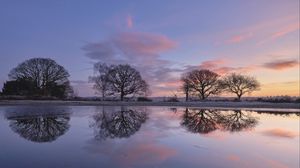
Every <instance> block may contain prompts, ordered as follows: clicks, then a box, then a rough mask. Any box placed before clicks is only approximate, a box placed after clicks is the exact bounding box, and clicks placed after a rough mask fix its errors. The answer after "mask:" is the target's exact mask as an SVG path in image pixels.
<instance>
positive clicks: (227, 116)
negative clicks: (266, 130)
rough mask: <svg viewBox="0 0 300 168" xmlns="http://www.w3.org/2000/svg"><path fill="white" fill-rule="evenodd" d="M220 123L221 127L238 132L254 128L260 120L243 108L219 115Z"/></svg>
mask: <svg viewBox="0 0 300 168" xmlns="http://www.w3.org/2000/svg"><path fill="white" fill-rule="evenodd" d="M218 123H219V124H220V125H221V128H222V129H223V130H226V131H231V132H238V131H243V130H247V129H251V128H254V127H255V126H256V125H257V123H258V121H257V119H256V118H254V117H252V116H250V115H249V114H247V113H244V112H242V111H241V110H234V111H226V112H224V113H223V115H219V118H218Z"/></svg>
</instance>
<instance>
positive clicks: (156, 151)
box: [117, 144, 176, 167]
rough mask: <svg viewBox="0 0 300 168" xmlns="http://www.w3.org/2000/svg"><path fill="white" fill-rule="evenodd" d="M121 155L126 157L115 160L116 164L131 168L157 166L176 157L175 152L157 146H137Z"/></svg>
mask: <svg viewBox="0 0 300 168" xmlns="http://www.w3.org/2000/svg"><path fill="white" fill-rule="evenodd" d="M123 155H125V156H126V157H119V158H117V159H118V160H119V161H118V162H119V163H120V164H121V165H123V166H125V167H132V166H133V165H135V164H138V165H149V164H157V163H159V162H162V161H164V160H167V159H168V158H170V157H172V156H174V155H176V151H175V150H174V149H171V148H167V147H165V146H162V145H158V144H139V145H137V146H134V147H132V148H130V150H128V151H125V153H123Z"/></svg>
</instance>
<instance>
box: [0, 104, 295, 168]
mask: <svg viewBox="0 0 300 168" xmlns="http://www.w3.org/2000/svg"><path fill="white" fill-rule="evenodd" d="M299 120H300V117H299V113H287V112H285V110H281V111H279V112H277V113H276V112H270V111H265V112H263V111H251V110H216V109H198V108H171V107H113V106H104V107H103V106H48V107H47V106H2V107H0V167H1V168H19V167H20V168H25V167H28V168H29V167H30V168H41V167H42V168H48V167H49V168H54V167H55V168H59V167H63V168H68V167H70V168H77V167H78V168H83V167H84V168H89V167H91V168H94V167H95V168H96V167H97V168H99V167H104V168H110V167H116V168H118V167H125V168H126V167H128V168H131V167H137V168H139V167H145V168H148V167H149V168H150V167H162V168H168V167H169V168H177V167H178V168H181V167H186V168H193V167H195V168H196V167H197V168H198V167H205V168H221V167H222V168H241V167H243V168H247V167H249V168H253V167H255V168H266V167H274V168H286V167H289V168H298V167H299Z"/></svg>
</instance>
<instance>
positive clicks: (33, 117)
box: [7, 108, 70, 143]
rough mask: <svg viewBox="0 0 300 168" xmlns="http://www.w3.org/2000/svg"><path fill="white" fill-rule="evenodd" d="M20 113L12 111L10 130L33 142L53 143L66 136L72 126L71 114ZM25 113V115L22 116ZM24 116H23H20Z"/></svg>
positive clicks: (21, 111)
mask: <svg viewBox="0 0 300 168" xmlns="http://www.w3.org/2000/svg"><path fill="white" fill-rule="evenodd" d="M17 110H19V111H10V112H8V113H12V114H8V116H7V119H8V121H9V126H10V128H11V129H12V130H13V131H14V132H15V133H17V134H19V135H20V136H21V137H23V138H25V139H27V140H29V141H32V142H40V143H42V142H51V141H55V140H56V139H57V138H58V137H60V136H62V135H63V134H65V133H66V132H67V131H68V129H69V127H70V125H69V120H70V114H69V113H65V112H64V113H60V112H55V111H53V114H51V112H49V111H45V114H43V112H38V113H36V112H33V113H31V112H29V111H28V110H30V109H26V108H25V110H22V109H19V108H17ZM22 113H23V114H22ZM20 114H22V115H20Z"/></svg>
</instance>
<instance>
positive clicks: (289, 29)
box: [257, 22, 300, 45]
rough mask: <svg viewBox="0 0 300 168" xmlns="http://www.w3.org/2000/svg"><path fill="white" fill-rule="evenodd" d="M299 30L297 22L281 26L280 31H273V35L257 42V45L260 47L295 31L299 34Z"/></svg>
mask: <svg viewBox="0 0 300 168" xmlns="http://www.w3.org/2000/svg"><path fill="white" fill-rule="evenodd" d="M299 29H300V26H299V22H296V23H292V24H289V25H287V26H283V28H281V29H280V30H278V31H274V32H273V33H271V34H269V35H267V37H265V38H264V39H262V40H261V41H259V42H258V43H257V44H258V45H262V44H264V43H266V42H270V41H274V40H277V39H279V38H282V37H284V36H286V35H288V34H290V33H293V32H295V31H298V32H299Z"/></svg>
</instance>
